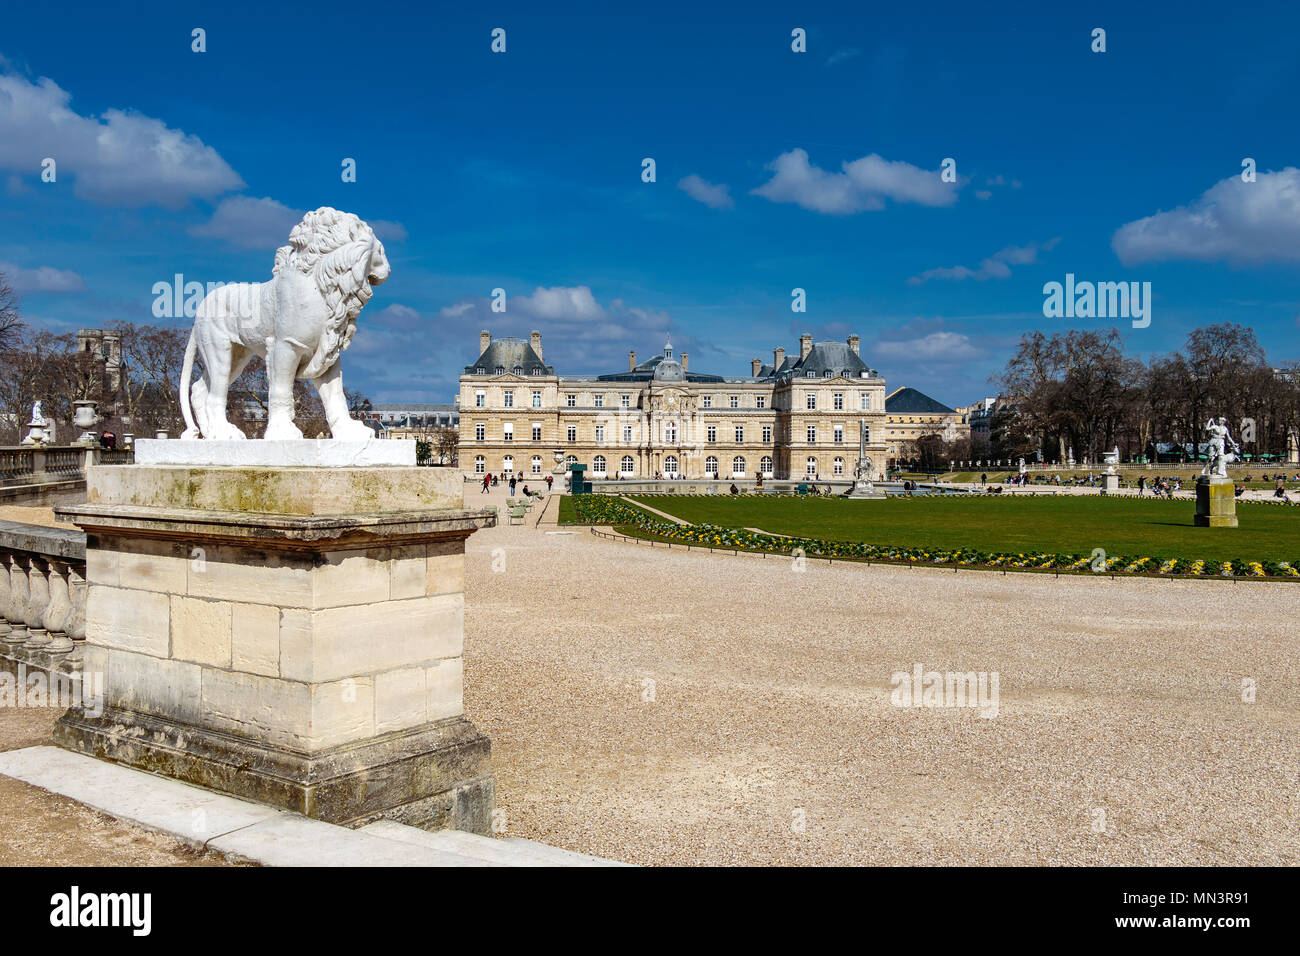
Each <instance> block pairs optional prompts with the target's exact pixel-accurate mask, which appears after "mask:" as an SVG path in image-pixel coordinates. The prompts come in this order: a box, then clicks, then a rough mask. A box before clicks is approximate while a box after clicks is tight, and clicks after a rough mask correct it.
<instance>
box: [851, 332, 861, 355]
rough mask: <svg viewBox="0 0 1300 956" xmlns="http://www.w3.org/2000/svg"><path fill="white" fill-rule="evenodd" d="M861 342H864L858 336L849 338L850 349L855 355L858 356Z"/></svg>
mask: <svg viewBox="0 0 1300 956" xmlns="http://www.w3.org/2000/svg"><path fill="white" fill-rule="evenodd" d="M861 342H862V340H861V339H860V338H858V337H857V336H856V335H850V336H849V348H851V349H852V350H853V354H854V355H857V354H858V346H859V344H860V343H861Z"/></svg>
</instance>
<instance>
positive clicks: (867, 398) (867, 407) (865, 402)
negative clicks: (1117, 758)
mask: <svg viewBox="0 0 1300 956" xmlns="http://www.w3.org/2000/svg"><path fill="white" fill-rule="evenodd" d="M862 410H863V411H864V412H869V411H871V393H870V392H863V393H862Z"/></svg>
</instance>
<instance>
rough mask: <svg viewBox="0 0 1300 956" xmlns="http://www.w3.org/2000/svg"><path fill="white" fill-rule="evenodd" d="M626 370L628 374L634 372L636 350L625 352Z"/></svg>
mask: <svg viewBox="0 0 1300 956" xmlns="http://www.w3.org/2000/svg"><path fill="white" fill-rule="evenodd" d="M627 370H628V371H629V372H635V371H636V349H628V350H627Z"/></svg>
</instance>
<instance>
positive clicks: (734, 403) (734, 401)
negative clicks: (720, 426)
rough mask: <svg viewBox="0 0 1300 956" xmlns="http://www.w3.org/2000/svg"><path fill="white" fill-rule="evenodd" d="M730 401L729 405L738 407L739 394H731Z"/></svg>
mask: <svg viewBox="0 0 1300 956" xmlns="http://www.w3.org/2000/svg"><path fill="white" fill-rule="evenodd" d="M730 403H731V407H732V408H739V407H740V396H739V395H732V396H731V398H730Z"/></svg>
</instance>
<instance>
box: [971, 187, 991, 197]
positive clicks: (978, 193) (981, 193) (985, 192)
mask: <svg viewBox="0 0 1300 956" xmlns="http://www.w3.org/2000/svg"><path fill="white" fill-rule="evenodd" d="M975 198H976V199H991V198H993V192H992V190H989V189H977V190H975Z"/></svg>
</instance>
